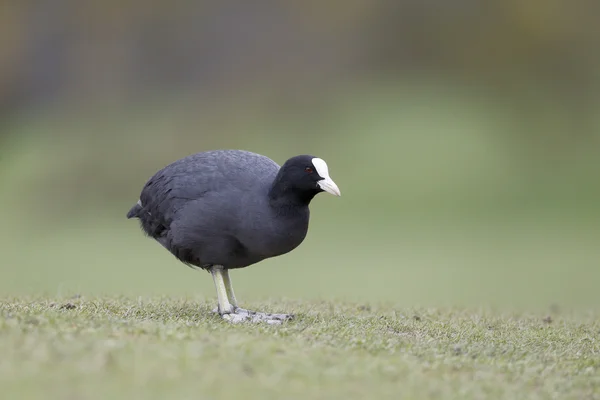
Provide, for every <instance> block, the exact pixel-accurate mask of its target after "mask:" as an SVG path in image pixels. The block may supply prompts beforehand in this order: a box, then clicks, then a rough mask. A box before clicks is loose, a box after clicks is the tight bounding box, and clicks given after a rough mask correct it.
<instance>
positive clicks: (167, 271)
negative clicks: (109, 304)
mask: <svg viewBox="0 0 600 400" xmlns="http://www.w3.org/2000/svg"><path fill="white" fill-rule="evenodd" d="M598 15H600V3H598V2H591V1H583V0H582V1H578V0H575V1H567V0H553V1H548V0H543V1H542V0H530V1H526V2H524V1H517V0H502V1H500V0H497V1H489V2H478V1H473V0H454V1H452V2H448V1H442V0H429V1H422V0H402V1H396V2H391V1H384V0H376V1H373V0H371V1H367V0H351V1H342V0H319V1H316V0H306V1H303V2H275V1H254V2H246V1H241V0H237V1H229V2H205V1H194V2H191V1H176V2H166V1H163V2H153V3H152V4H150V3H147V2H141V1H134V0H120V1H113V0H107V1H87V2H76V1H68V0H55V1H43V0H38V1H21V0H18V1H17V0H8V1H3V2H1V3H0V43H1V45H0V166H1V168H0V184H1V185H0V205H1V207H0V220H1V221H2V222H3V229H1V230H0V242H1V243H2V250H1V255H0V291H1V293H2V295H3V296H7V295H21V294H40V295H71V294H76V293H79V294H82V295H103V294H124V295H134V296H135V295H142V296H145V295H157V294H166V295H173V296H188V295H189V296H196V297H203V298H208V299H213V298H215V294H214V289H213V286H212V281H211V279H210V276H209V275H208V274H205V273H201V272H196V271H193V270H191V269H189V268H187V267H185V266H184V265H182V264H180V263H178V262H177V261H176V260H175V259H174V258H173V257H172V256H171V255H170V254H169V253H168V252H166V251H165V250H164V249H163V248H161V246H159V245H158V244H156V243H154V242H152V241H151V240H149V239H147V238H145V237H144V236H143V235H142V233H141V231H140V230H139V228H138V226H137V223H136V222H135V221H130V220H129V221H128V220H126V219H125V213H126V212H127V210H128V209H129V207H130V206H131V205H132V204H134V203H135V202H136V201H137V199H138V196H139V192H140V190H141V188H142V186H143V184H144V183H145V181H146V179H148V178H149V177H150V176H151V175H152V174H153V173H154V172H155V171H156V170H158V169H159V168H161V167H163V166H164V165H166V164H168V163H170V162H172V161H174V160H176V159H178V158H180V157H183V156H185V155H188V154H190V153H194V152H197V151H203V150H208V149H215V148H242V149H247V150H251V151H255V152H259V153H262V154H265V155H267V156H269V157H271V158H273V159H274V160H275V161H277V162H278V163H283V162H284V161H285V160H286V159H287V158H288V157H290V156H292V155H296V154H302V153H310V154H314V155H316V156H319V157H322V158H324V159H325V160H327V162H328V164H329V167H330V172H331V175H332V177H333V179H334V180H335V181H336V182H337V183H338V185H339V186H340V188H341V190H342V194H343V195H342V197H341V198H334V197H332V196H327V195H320V196H318V197H317V198H316V199H315V201H314V202H313V204H312V207H311V209H312V219H311V227H310V232H309V235H308V237H307V239H306V241H305V242H304V243H303V244H302V245H301V246H300V247H299V248H298V249H297V250H295V251H294V252H292V253H290V254H288V255H285V256H282V257H279V258H276V259H272V260H267V261H265V262H262V263H260V264H258V265H255V266H253V267H250V268H248V269H245V270H240V271H235V272H234V273H233V280H234V285H235V288H236V291H237V294H238V298H239V299H240V300H241V301H242V303H244V302H247V301H257V300H259V299H265V298H269V297H274V298H277V297H289V298H298V299H308V300H310V299H337V300H348V301H386V302H394V303H396V304H401V305H406V306H418V305H481V304H486V305H496V306H500V307H548V306H550V305H553V304H556V305H559V306H564V307H576V308H587V307H593V306H597V305H598V303H599V301H600V290H599V289H598V286H599V284H600V265H599V264H600V261H599V260H600V224H599V222H600V185H599V183H600V179H599V178H600V156H599V150H600V113H599V111H600V39H599V38H600V25H599V24H598V23H597V16H598Z"/></svg>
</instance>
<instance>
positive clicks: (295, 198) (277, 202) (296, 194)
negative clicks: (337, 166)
mask: <svg viewBox="0 0 600 400" xmlns="http://www.w3.org/2000/svg"><path fill="white" fill-rule="evenodd" d="M315 194H316V193H313V192H312V191H306V190H298V189H296V188H293V187H291V186H289V184H288V183H287V182H286V181H285V180H283V179H281V174H278V175H277V177H276V178H275V180H274V181H273V185H272V186H271V189H270V190H269V203H270V204H271V207H273V208H276V209H279V210H281V211H283V212H286V213H287V212H289V213H294V212H297V211H298V210H300V209H304V208H306V207H308V205H309V204H310V202H311V200H312V199H313V197H315Z"/></svg>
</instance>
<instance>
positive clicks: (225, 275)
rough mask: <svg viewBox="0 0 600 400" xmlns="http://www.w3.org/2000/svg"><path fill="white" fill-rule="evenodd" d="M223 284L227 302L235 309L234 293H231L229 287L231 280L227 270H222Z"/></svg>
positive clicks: (231, 287) (231, 288) (236, 305)
mask: <svg viewBox="0 0 600 400" xmlns="http://www.w3.org/2000/svg"><path fill="white" fill-rule="evenodd" d="M223 282H224V283H225V290H226V291H227V297H228V298H229V302H230V303H231V305H232V306H233V308H237V307H238V304H237V300H236V298H235V293H234V292H233V286H231V278H230V277H229V270H228V269H224V270H223Z"/></svg>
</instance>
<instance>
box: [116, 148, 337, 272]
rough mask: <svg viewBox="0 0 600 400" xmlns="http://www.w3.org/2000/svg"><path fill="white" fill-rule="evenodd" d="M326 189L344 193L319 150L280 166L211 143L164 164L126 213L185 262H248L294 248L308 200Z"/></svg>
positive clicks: (242, 264)
mask: <svg viewBox="0 0 600 400" xmlns="http://www.w3.org/2000/svg"><path fill="white" fill-rule="evenodd" d="M315 160H317V161H315ZM322 171H325V173H323V172H322ZM319 172H321V174H322V175H326V176H322V175H320V174H319ZM325 181H327V182H331V184H332V185H333V187H334V189H332V186H324V183H323V182H325ZM324 188H325V189H324ZM323 190H327V191H330V192H332V193H334V194H337V195H339V190H338V189H337V186H335V184H334V183H333V181H331V180H330V179H329V176H328V175H327V166H326V164H325V163H324V161H322V160H320V159H317V158H315V157H312V156H309V155H303V156H297V157H293V158H291V159H289V160H288V161H287V162H286V163H285V164H284V165H283V166H282V167H281V168H280V167H279V165H277V164H276V163H275V162H274V161H272V160H271V159H269V158H268V157H265V156H262V155H259V154H255V153H251V152H248V151H240V150H216V151H208V152H202V153H197V154H194V155H191V156H188V157H185V158H183V159H180V160H178V161H175V162H174V163H172V164H170V165H168V166H166V167H165V168H163V169H162V170H160V171H158V172H157V173H156V174H155V175H154V176H153V177H152V178H150V179H149V180H148V182H147V183H146V185H145V186H144V188H143V190H142V193H141V195H140V201H139V202H138V203H137V204H136V205H134V206H133V207H132V208H131V210H129V212H128V213H127V217H128V218H138V219H139V220H140V224H141V227H142V229H143V231H144V232H145V233H146V234H147V235H148V236H150V237H152V238H154V239H156V240H157V241H158V242H159V243H161V244H162V245H163V246H164V247H165V248H166V249H168V250H169V251H170V252H171V253H173V255H175V257H177V258H178V259H179V260H181V261H182V262H184V263H185V264H188V265H190V266H196V267H200V268H210V267H211V266H213V265H219V266H222V267H223V268H225V269H233V268H243V267H246V266H248V265H251V264H254V263H256V262H258V261H261V260H263V259H265V258H269V257H274V256H278V255H281V254H284V253H287V252H289V251H291V250H293V249H294V248H296V247H297V246H298V245H299V244H300V243H301V242H302V241H303V240H304V238H305V236H306V233H307V230H308V223H309V209H308V205H309V203H310V201H311V200H312V198H313V197H314V196H315V195H316V194H317V193H319V192H322V191H323Z"/></svg>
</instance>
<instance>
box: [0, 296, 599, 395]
mask: <svg viewBox="0 0 600 400" xmlns="http://www.w3.org/2000/svg"><path fill="white" fill-rule="evenodd" d="M213 306H214V304H213V303H212V302H205V301H203V300H198V299H194V298H179V299H178V298H168V297H164V298H126V297H105V298H100V297H99V298H84V297H74V298H31V299H27V298H23V297H20V298H4V299H1V305H0V354H1V357H0V387H1V388H2V398H5V399H21V398H23V399H24V398H28V399H31V398H44V399H166V398H169V399H239V398H244V399H247V400H249V399H271V398H272V399H300V398H302V399H336V398H340V399H370V398H373V399H381V398H390V399H392V398H393V399H398V398H405V399H453V398H456V399H482V398H494V399H598V398H600V340H599V337H600V315H599V314H595V313H589V314H585V313H580V314H571V313H566V312H563V311H561V310H558V309H554V310H550V311H549V312H548V313H547V314H537V315H536V314H506V313H503V312H499V311H494V310H491V309H407V308H401V307H395V306H394V305H391V304H383V303H373V304H352V303H342V302H318V301H313V302H293V301H288V300H281V301H275V300H271V301H269V302H264V303H255V304H249V305H248V306H251V307H252V308H255V309H265V310H269V311H284V310H285V311H291V312H294V313H296V315H297V317H296V319H295V320H294V321H291V322H288V323H286V324H284V325H281V326H269V325H266V324H259V325H251V324H243V325H231V324H229V323H227V322H225V321H222V320H221V319H219V318H218V317H217V316H215V315H213V314H212V313H211V312H210V309H211V308H212V307H213Z"/></svg>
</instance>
